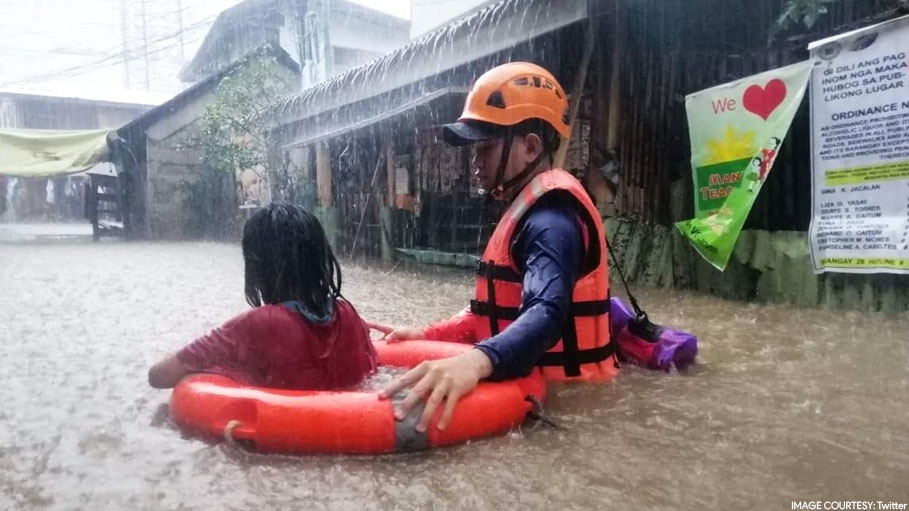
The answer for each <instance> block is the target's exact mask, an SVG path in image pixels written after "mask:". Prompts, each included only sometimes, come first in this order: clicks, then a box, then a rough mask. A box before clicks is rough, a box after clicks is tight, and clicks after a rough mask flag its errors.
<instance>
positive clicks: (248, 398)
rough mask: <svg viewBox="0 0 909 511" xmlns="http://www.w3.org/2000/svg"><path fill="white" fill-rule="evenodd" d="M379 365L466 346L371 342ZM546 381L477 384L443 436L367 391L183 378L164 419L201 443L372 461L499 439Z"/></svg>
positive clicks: (407, 362)
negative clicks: (419, 427) (203, 439)
mask: <svg viewBox="0 0 909 511" xmlns="http://www.w3.org/2000/svg"><path fill="white" fill-rule="evenodd" d="M375 346H376V351H377V352H378V355H379V365H385V366H393V367H404V368H410V367H414V366H416V365H418V364H419V363H420V362H422V361H424V360H434V359H439V358H446V357H451V356H454V355H457V354H459V353H462V352H464V351H466V350H469V349H472V346H471V345H467V344H458V343H450V342H439V341H405V342H400V343H395V344H387V343H385V342H376V343H375ZM545 395H546V382H545V380H544V379H543V377H542V375H541V374H540V372H539V371H534V372H533V373H532V374H531V375H530V376H527V377H526V378H520V379H517V380H511V381H505V382H481V383H480V384H479V386H477V388H476V389H475V390H474V391H473V392H471V393H470V394H469V395H467V396H465V397H463V398H461V400H460V401H458V404H457V407H456V408H455V414H454V419H453V420H452V422H451V424H449V426H448V428H446V429H445V431H440V430H439V429H438V428H436V427H435V424H436V423H437V422H438V420H439V418H440V417H441V413H442V407H440V408H439V410H438V411H437V412H436V414H435V415H434V417H433V419H432V421H431V422H430V426H429V428H427V431H426V432H425V433H417V432H416V430H415V429H414V425H415V424H416V421H417V419H418V418H419V417H420V414H422V407H415V408H416V409H415V410H413V411H412V412H411V413H410V415H409V416H408V417H407V418H406V419H405V420H403V421H396V420H395V418H394V411H393V408H392V406H393V403H394V402H396V401H398V400H400V399H403V395H401V396H395V397H394V398H392V399H380V398H379V396H378V395H377V394H376V393H375V392H346V391H342V392H336V391H293V390H279V389H267V388H262V387H249V386H244V385H240V384H238V383H236V382H234V381H233V380H230V379H229V378H225V377H223V376H215V375H196V376H191V377H188V378H186V379H184V380H183V381H181V382H180V383H179V384H177V386H176V388H174V392H173V395H172V397H171V401H170V413H171V416H172V417H173V418H174V421H176V422H177V424H179V425H180V426H181V427H183V428H184V429H186V430H189V431H191V432H194V433H198V434H201V435H203V436H207V437H211V438H218V437H222V436H223V437H224V438H225V439H227V440H228V441H237V442H238V443H241V444H244V445H248V446H249V447H251V448H254V449H256V450H258V451H263V452H285V453H306V454H314V453H349V454H379V453H387V452H395V451H414V450H420V449H425V448H428V447H438V446H442V445H450V444H456V443H460V442H464V441H466V440H469V439H472V438H479V437H484V436H490V435H499V434H503V433H506V432H508V431H509V430H510V429H512V428H514V427H515V426H517V425H519V424H521V422H522V421H523V420H524V418H525V416H526V415H527V413H528V412H530V411H531V410H532V408H533V405H532V403H531V401H530V399H529V398H533V399H535V400H537V401H539V402H542V401H543V399H544V397H545Z"/></svg>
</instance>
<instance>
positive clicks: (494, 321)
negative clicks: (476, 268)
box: [485, 260, 517, 335]
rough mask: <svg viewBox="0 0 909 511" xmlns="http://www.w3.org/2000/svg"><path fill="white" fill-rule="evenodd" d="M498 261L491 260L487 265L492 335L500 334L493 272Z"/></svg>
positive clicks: (490, 330) (487, 288)
mask: <svg viewBox="0 0 909 511" xmlns="http://www.w3.org/2000/svg"><path fill="white" fill-rule="evenodd" d="M495 267H496V263H495V261H491V260H490V261H489V263H488V264H487V265H486V267H485V270H486V296H487V299H488V300H489V311H488V314H487V315H488V316H489V332H490V333H491V334H492V335H498V334H499V311H498V310H496V309H497V306H496V283H495V279H494V278H493V273H494V271H495ZM515 317H517V316H515Z"/></svg>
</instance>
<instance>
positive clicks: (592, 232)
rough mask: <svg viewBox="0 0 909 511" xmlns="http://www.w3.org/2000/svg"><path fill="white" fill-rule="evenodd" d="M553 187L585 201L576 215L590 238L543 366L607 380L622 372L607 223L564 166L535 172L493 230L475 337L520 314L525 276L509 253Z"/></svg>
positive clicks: (556, 374)
mask: <svg viewBox="0 0 909 511" xmlns="http://www.w3.org/2000/svg"><path fill="white" fill-rule="evenodd" d="M552 192H563V193H565V192H567V194H570V197H573V200H576V201H577V203H578V204H579V205H580V206H581V211H579V214H578V218H579V220H581V224H582V226H583V227H584V228H585V229H584V230H586V237H587V242H586V250H585V255H584V259H583V263H582V267H581V271H580V273H579V275H580V276H579V278H578V280H577V282H576V283H575V285H574V292H573V293H572V298H571V304H570V307H569V311H568V314H569V318H568V320H567V321H566V323H565V325H563V327H562V339H561V340H559V342H558V343H557V344H556V345H555V346H554V347H553V348H552V349H551V350H549V351H548V352H547V353H545V354H544V355H543V357H542V358H541V359H540V362H539V365H540V367H541V369H542V371H543V375H544V376H545V377H546V378H547V379H549V380H584V381H602V380H608V379H611V378H612V377H614V376H615V375H616V374H618V368H617V365H616V363H615V359H614V353H615V350H614V345H613V344H612V343H610V337H609V267H608V265H607V262H606V241H605V240H606V238H605V232H604V230H603V222H602V220H601V219H600V215H599V212H598V211H597V209H596V207H595V206H594V205H593V201H591V199H590V196H589V195H588V194H587V192H586V191H585V190H584V187H583V186H581V183H579V182H578V180H577V179H575V178H574V176H572V175H571V174H569V173H568V172H565V171H564V170H560V169H555V170H548V171H545V172H542V173H540V174H538V175H537V176H536V177H534V178H533V179H532V180H531V181H530V182H529V183H528V184H527V185H525V186H524V188H523V189H522V190H521V192H520V193H519V194H518V196H517V197H516V198H515V199H514V202H512V203H511V205H510V206H509V207H508V209H507V210H506V211H505V214H504V215H503V216H502V219H501V220H500V221H499V224H498V226H496V229H495V231H494V232H493V233H492V237H491V238H490V240H489V244H487V245H486V250H485V251H484V252H483V258H482V260H481V261H480V263H479V266H478V268H477V284H476V293H475V299H474V300H471V302H470V310H471V312H473V313H474V314H476V315H478V316H483V318H479V320H478V321H476V322H475V325H476V326H475V328H476V335H477V337H476V338H477V339H486V338H488V337H491V336H493V335H496V334H498V333H499V332H500V331H502V330H504V329H505V328H506V327H507V326H508V325H509V324H510V323H511V322H512V321H514V320H515V319H517V318H518V315H519V311H520V307H521V283H522V280H523V279H522V275H521V273H520V271H519V270H518V268H517V266H516V265H515V263H514V260H512V257H511V252H510V247H511V243H512V239H513V237H514V236H515V234H516V232H515V231H516V228H517V226H518V225H519V223H520V221H521V219H522V218H523V217H524V215H525V214H526V213H527V211H528V210H530V208H531V206H533V204H534V203H536V201H538V200H539V199H540V198H541V197H543V196H544V195H545V194H547V193H552ZM569 200H572V199H571V198H569ZM487 318H488V320H486V319H487Z"/></svg>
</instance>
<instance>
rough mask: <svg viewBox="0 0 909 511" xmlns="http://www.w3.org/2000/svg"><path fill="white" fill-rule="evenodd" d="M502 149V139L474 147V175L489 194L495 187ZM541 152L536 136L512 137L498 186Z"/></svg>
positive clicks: (484, 142)
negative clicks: (506, 161) (503, 171)
mask: <svg viewBox="0 0 909 511" xmlns="http://www.w3.org/2000/svg"><path fill="white" fill-rule="evenodd" d="M504 147H505V138H504V137H501V138H495V139H492V140H485V141H483V142H477V143H476V144H475V145H474V151H475V154H474V157H473V167H474V169H475V171H474V175H475V176H476V177H477V180H478V181H479V185H480V187H481V188H484V189H486V191H490V192H491V191H492V190H493V189H494V188H495V186H496V173H497V172H498V170H499V164H500V163H501V161H502V149H503V148H504ZM541 150H542V149H541V147H540V138H539V137H538V136H537V135H534V134H531V135H527V136H516V137H514V140H513V141H512V144H511V150H510V151H509V153H508V163H507V164H506V165H505V173H504V176H503V177H502V183H498V184H500V185H501V184H504V182H506V181H508V180H510V179H511V178H513V177H514V176H516V175H518V174H519V173H520V172H521V171H523V170H524V169H525V168H527V166H528V165H529V164H530V163H531V162H532V161H533V160H534V159H536V157H537V156H538V155H539V153H540V151H541Z"/></svg>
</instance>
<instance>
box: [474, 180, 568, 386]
mask: <svg viewBox="0 0 909 511" xmlns="http://www.w3.org/2000/svg"><path fill="white" fill-rule="evenodd" d="M577 207H578V206H577V205H576V203H575V201H574V200H572V199H567V198H566V197H565V195H564V194H560V193H550V194H547V195H545V196H544V197H542V198H541V199H540V200H538V201H537V202H536V203H535V204H534V205H533V207H532V208H531V209H530V211H528V212H527V214H526V215H525V216H524V218H523V219H522V221H521V223H520V224H519V225H518V226H517V234H516V235H515V237H514V239H513V241H512V244H511V255H512V258H513V260H514V262H515V265H516V266H517V268H518V270H519V271H520V272H521V275H522V289H521V307H520V310H519V316H518V319H517V320H515V321H514V322H513V323H511V324H510V325H508V328H506V329H505V330H503V331H502V332H500V333H499V334H498V335H495V336H493V337H490V338H489V339H485V340H483V341H481V342H480V343H478V344H477V349H480V350H482V351H483V353H485V354H486V356H488V357H489V359H490V360H491V361H492V367H493V372H492V376H491V379H505V378H514V377H518V376H526V375H527V374H530V372H531V371H532V370H533V368H534V366H536V365H537V361H538V360H539V359H540V357H541V356H542V355H543V353H545V352H546V351H548V350H549V349H551V348H552V347H553V346H555V344H556V343H557V342H558V340H559V339H560V338H561V337H562V325H563V324H564V323H565V320H566V319H567V317H568V307H569V304H570V303H571V295H572V291H573V290H574V284H575V282H576V281H577V279H578V276H579V272H580V268H581V265H582V260H583V257H584V239H583V234H582V230H581V224H580V219H579V218H578V209H577Z"/></svg>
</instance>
